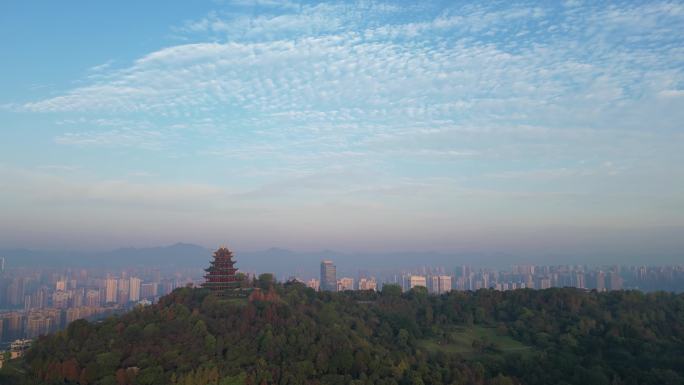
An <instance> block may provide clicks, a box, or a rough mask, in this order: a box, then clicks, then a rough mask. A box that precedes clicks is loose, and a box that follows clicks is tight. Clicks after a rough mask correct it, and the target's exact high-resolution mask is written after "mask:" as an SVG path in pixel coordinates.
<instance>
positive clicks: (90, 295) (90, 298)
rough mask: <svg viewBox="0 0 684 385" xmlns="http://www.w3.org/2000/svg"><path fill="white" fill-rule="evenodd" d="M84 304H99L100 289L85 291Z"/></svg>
mask: <svg viewBox="0 0 684 385" xmlns="http://www.w3.org/2000/svg"><path fill="white" fill-rule="evenodd" d="M85 297H86V298H85V304H86V306H90V307H98V306H100V304H101V302H100V291H99V290H97V289H90V290H88V291H87V292H86V295H85Z"/></svg>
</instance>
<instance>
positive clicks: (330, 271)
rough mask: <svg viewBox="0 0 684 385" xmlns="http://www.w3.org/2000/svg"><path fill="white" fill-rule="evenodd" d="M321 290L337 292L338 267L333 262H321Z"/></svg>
mask: <svg viewBox="0 0 684 385" xmlns="http://www.w3.org/2000/svg"><path fill="white" fill-rule="evenodd" d="M321 290H327V291H337V267H335V265H334V264H333V261H330V260H324V261H321Z"/></svg>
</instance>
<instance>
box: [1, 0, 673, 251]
mask: <svg viewBox="0 0 684 385" xmlns="http://www.w3.org/2000/svg"><path fill="white" fill-rule="evenodd" d="M683 30H684V4H682V3H681V2H643V3H642V2H611V3H597V2H586V3H585V2H581V1H566V2H552V3H549V2H536V3H534V2H533V3H529V2H515V3H512V2H488V3H460V2H453V1H444V2H420V3H418V4H416V3H413V2H407V3H402V2H373V1H360V2H326V3H317V2H289V1H271V0H265V1H251V0H236V1H212V2H180V1H177V2H164V3H163V5H162V3H160V2H156V3H155V2H134V1H121V2H108V3H104V2H97V3H94V2H87V1H73V2H51V1H44V2H26V1H4V2H2V4H1V5H0V42H1V43H2V47H3V48H2V50H3V56H2V61H0V84H2V87H1V89H0V132H1V133H2V137H3V140H2V141H0V154H1V155H0V180H1V181H2V188H0V199H1V202H2V203H0V204H1V205H2V206H0V207H1V208H2V212H3V215H2V218H1V219H0V243H1V244H3V245H4V246H9V247H37V248H107V247H114V246H124V245H136V246H137V245H140V246H142V245H156V244H163V243H169V242H175V241H187V242H196V243H200V244H203V245H207V246H212V245H216V244H221V243H229V244H232V245H234V246H235V247H237V248H243V249H259V248H266V247H270V246H281V247H289V248H293V249H298V250H315V249H317V248H335V249H341V250H402V249H412V250H416V249H421V250H427V249H431V250H442V251H452V250H453V251H457V250H478V251H489V252H495V251H505V252H510V253H512V254H518V255H525V254H530V253H537V254H544V253H556V252H558V251H559V250H562V251H563V252H565V253H570V254H572V253H582V254H586V255H600V254H601V253H607V252H610V253H626V254H627V253H647V252H649V251H651V252H653V253H654V254H658V255H661V254H662V255H670V256H671V255H675V254H676V253H678V252H679V251H681V247H682V246H683V244H682V241H681V239H682V236H683V235H684V230H682V229H684V215H683V214H682V213H684V172H683V171H682V164H684V155H682V154H683V153H684V152H683V151H682V149H684V133H683V132H682V128H683V127H682V121H684V36H683V34H682V31H683ZM635 234H637V235H635Z"/></svg>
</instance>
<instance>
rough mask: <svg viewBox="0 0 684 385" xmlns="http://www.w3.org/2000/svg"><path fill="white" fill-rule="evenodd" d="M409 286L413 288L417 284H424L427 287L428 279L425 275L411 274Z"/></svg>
mask: <svg viewBox="0 0 684 385" xmlns="http://www.w3.org/2000/svg"><path fill="white" fill-rule="evenodd" d="M408 284H409V285H408V288H409V289H413V288H414V287H416V286H422V287H424V288H426V289H427V279H426V278H425V276H424V275H411V276H409V279H408Z"/></svg>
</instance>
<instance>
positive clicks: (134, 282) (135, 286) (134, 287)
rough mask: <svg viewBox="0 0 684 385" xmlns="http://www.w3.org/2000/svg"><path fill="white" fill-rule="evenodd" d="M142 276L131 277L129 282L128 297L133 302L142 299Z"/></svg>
mask: <svg viewBox="0 0 684 385" xmlns="http://www.w3.org/2000/svg"><path fill="white" fill-rule="evenodd" d="M141 282H142V281H141V280H140V278H137V277H131V278H130V280H129V282H128V286H129V287H128V294H129V296H128V299H129V300H130V301H132V302H138V301H140V284H141Z"/></svg>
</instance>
